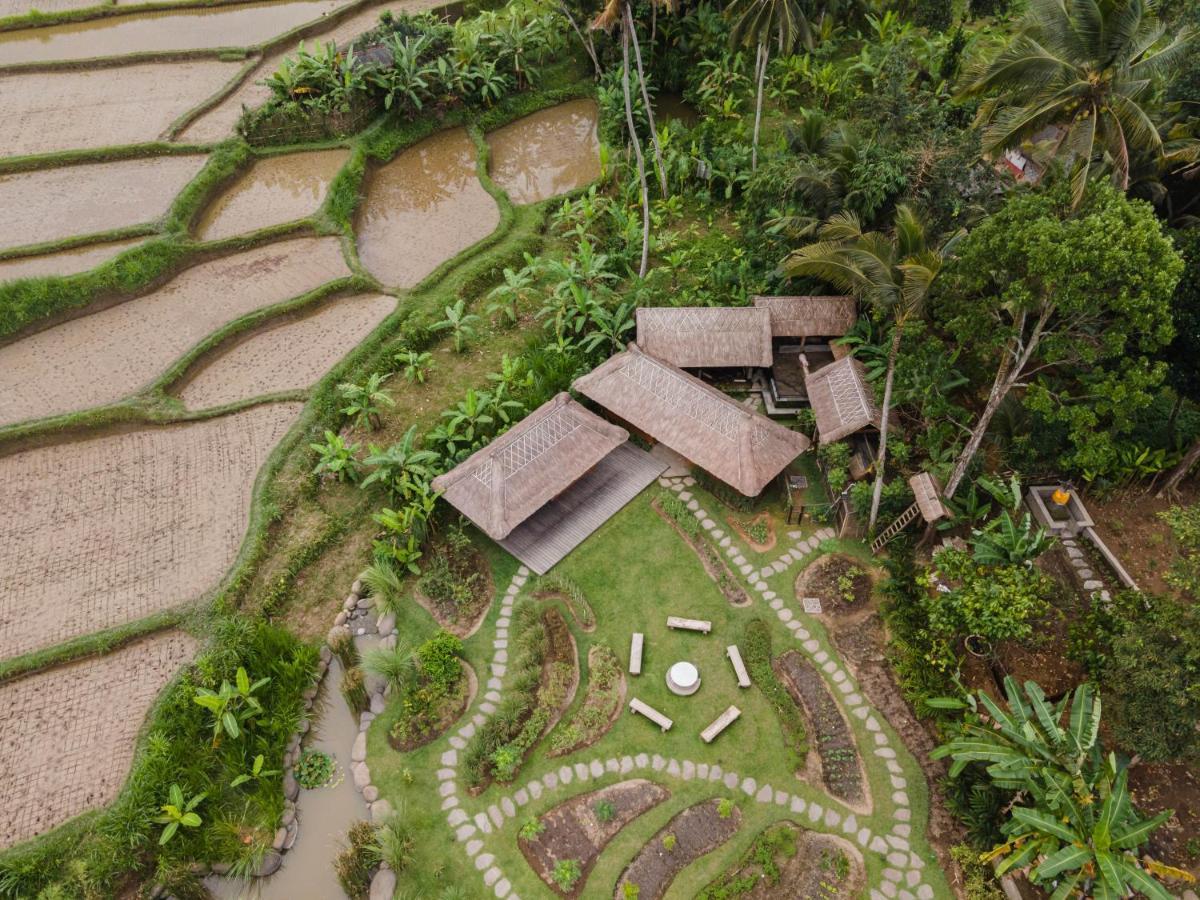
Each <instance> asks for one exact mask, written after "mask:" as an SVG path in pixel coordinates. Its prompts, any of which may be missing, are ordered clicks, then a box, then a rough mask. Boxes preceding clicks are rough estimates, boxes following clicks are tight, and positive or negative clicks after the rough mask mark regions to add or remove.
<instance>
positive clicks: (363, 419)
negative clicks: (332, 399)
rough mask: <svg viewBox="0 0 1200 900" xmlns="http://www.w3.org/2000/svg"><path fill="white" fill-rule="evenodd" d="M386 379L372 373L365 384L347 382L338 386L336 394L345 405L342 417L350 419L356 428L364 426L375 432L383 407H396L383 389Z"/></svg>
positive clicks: (379, 422) (394, 402) (383, 376)
mask: <svg viewBox="0 0 1200 900" xmlns="http://www.w3.org/2000/svg"><path fill="white" fill-rule="evenodd" d="M386 379H387V376H386V375H382V374H380V373H379V372H372V373H371V376H370V377H369V378H368V379H367V383H366V384H354V383H352V382H349V381H347V382H344V383H342V384H339V385H338V393H340V394H341V395H342V400H343V401H344V402H345V403H346V405H345V406H344V407H342V415H345V416H349V417H350V418H352V419H353V420H354V425H355V427H356V428H362V427H363V425H366V426H368V427H369V428H370V429H371V430H372V431H375V430H377V429H378V428H379V427H380V425H381V424H382V423H381V421H380V418H379V417H380V414H381V413H382V412H383V407H385V406H389V407H390V406H395V405H396V401H395V400H393V399H392V397H391V395H390V394H389V393H388V392H387V391H385V390H384V389H383V382H384V381H385V380H386Z"/></svg>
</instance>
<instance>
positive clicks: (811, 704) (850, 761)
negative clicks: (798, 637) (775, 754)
mask: <svg viewBox="0 0 1200 900" xmlns="http://www.w3.org/2000/svg"><path fill="white" fill-rule="evenodd" d="M775 671H776V672H777V673H778V674H779V676H780V678H781V679H782V681H783V683H784V685H785V686H786V687H787V689H788V691H789V692H790V693H791V694H792V696H793V697H794V698H795V699H796V700H797V702H799V703H800V704H801V705H802V706H803V707H804V710H805V712H806V713H807V714H808V721H809V724H810V726H811V728H810V731H811V735H812V737H811V739H810V743H812V744H813V745H814V746H815V747H816V750H817V754H818V755H819V756H820V758H821V781H822V782H823V783H824V784H825V787H826V788H828V790H829V792H830V793H831V794H833V796H835V797H837V798H839V799H841V800H845V801H846V802H847V803H851V804H862V803H864V802H866V800H867V797H866V794H865V792H864V790H863V781H864V777H863V772H862V766H861V763H860V761H859V758H858V747H857V746H855V743H854V736H853V735H852V734H851V733H850V726H849V725H847V724H846V720H845V718H844V717H843V716H842V712H841V709H840V708H839V707H838V705H837V702H836V701H835V700H834V699H833V695H832V694H830V692H829V687H828V686H827V685H826V684H825V679H823V678H822V677H821V674H820V673H819V672H818V671H817V670H816V669H814V668H813V667H812V665H810V664H809V662H808V661H807V660H806V659H805V658H804V657H803V656H801V654H800V652H799V651H798V650H789V651H788V652H787V653H785V654H783V656H781V657H779V658H778V659H777V660H776V661H775Z"/></svg>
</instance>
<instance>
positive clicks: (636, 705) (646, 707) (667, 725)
mask: <svg viewBox="0 0 1200 900" xmlns="http://www.w3.org/2000/svg"><path fill="white" fill-rule="evenodd" d="M732 708H733V707H730V709H732ZM629 711H630V712H635V713H640V714H641V715H643V716H645V717H646V718H647V719H649V720H650V721H651V722H653V723H654V724H655V725H657V726H658V727H659V728H661V729H662V730H663V731H670V730H671V726H672V725H674V724H675V723H674V722H673V721H671V720H670V719H668V718H667V717H666V716H664V715H663V714H662V713H660V712H659V711H658V710H657V709H655V708H654V707H653V706H651V705H650V704H648V703H643V702H642V701H641V700H639V699H638V698H637V697H634V698H633V699H632V700H630V701H629ZM721 727H722V728H724V727H725V726H723V725H722V726H721Z"/></svg>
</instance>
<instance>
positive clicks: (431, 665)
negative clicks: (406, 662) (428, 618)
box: [417, 631, 463, 694]
mask: <svg viewBox="0 0 1200 900" xmlns="http://www.w3.org/2000/svg"><path fill="white" fill-rule="evenodd" d="M462 651H463V645H462V641H461V640H459V639H458V638H457V637H455V636H454V635H452V634H450V632H448V631H439V632H438V633H437V634H436V635H434V636H433V637H432V638H430V639H429V640H427V641H426V642H425V643H423V644H422V645H421V646H420V647H418V648H417V659H418V660H420V663H421V672H422V674H423V675H424V677H425V678H427V679H428V680H429V682H430V683H431V684H432V685H433V686H434V687H435V688H436V689H437V690H439V691H441V692H442V693H446V694H448V693H449V692H450V691H452V690H453V689H454V688H455V687H456V686H457V685H458V682H459V679H460V678H462V665H461V664H460V663H459V661H458V660H459V657H460V656H462Z"/></svg>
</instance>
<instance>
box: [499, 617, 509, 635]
mask: <svg viewBox="0 0 1200 900" xmlns="http://www.w3.org/2000/svg"><path fill="white" fill-rule="evenodd" d="M510 624H512V623H511V620H510V619H509V617H508V616H501V617H500V618H498V619H497V620H496V629H497V633H498V632H499V629H501V628H507V627H508V626H509V625H510ZM501 637H508V632H505V633H504V634H503V635H501Z"/></svg>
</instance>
